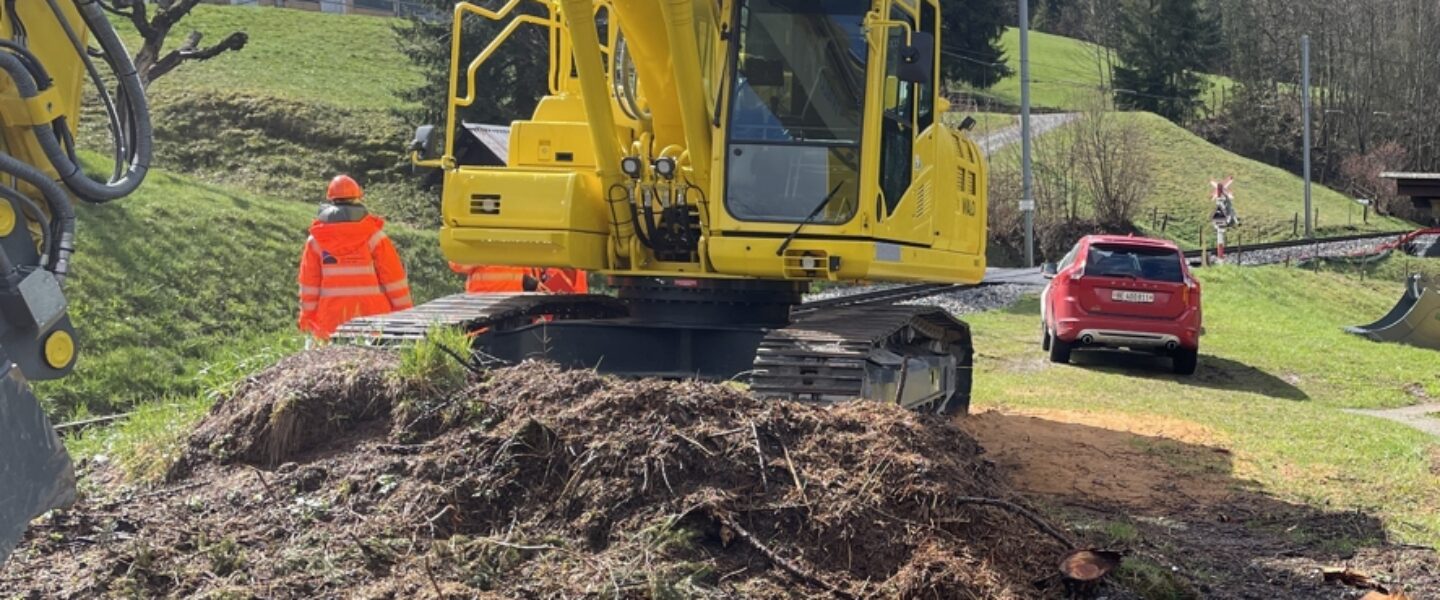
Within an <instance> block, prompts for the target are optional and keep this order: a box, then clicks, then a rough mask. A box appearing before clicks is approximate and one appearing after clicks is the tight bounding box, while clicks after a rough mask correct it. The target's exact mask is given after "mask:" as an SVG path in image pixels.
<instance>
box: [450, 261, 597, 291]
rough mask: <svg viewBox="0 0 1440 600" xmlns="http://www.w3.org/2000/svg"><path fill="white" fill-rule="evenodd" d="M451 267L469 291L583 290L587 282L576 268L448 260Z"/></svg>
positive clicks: (581, 272) (583, 274)
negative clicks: (463, 277) (473, 263)
mask: <svg viewBox="0 0 1440 600" xmlns="http://www.w3.org/2000/svg"><path fill="white" fill-rule="evenodd" d="M450 269H451V270H452V271H455V272H456V273H459V274H461V275H465V276H466V279H465V291H466V292H468V293H471V294H509V293H520V292H547V293H551V294H585V293H589V291H590V284H589V282H588V281H586V279H585V272H584V271H580V270H576V269H546V268H532V267H510V266H505V265H482V266H474V265H462V264H459V263H456V262H451V263H450Z"/></svg>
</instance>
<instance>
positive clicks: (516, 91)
mask: <svg viewBox="0 0 1440 600" xmlns="http://www.w3.org/2000/svg"><path fill="white" fill-rule="evenodd" d="M414 4H416V5H417V6H421V7H424V9H429V10H428V11H427V10H421V11H419V14H418V15H417V16H413V17H411V18H408V19H405V20H403V21H400V22H399V23H397V24H396V25H395V32H396V33H397V34H398V35H397V36H396V37H397V40H398V43H399V45H400V51H401V52H402V53H403V54H404V55H405V56H406V57H407V58H408V59H409V60H410V62H411V64H413V65H415V67H417V69H418V70H419V71H420V72H421V73H422V74H423V75H424V79H423V83H421V84H420V85H419V86H416V87H414V88H412V89H409V90H405V91H403V92H402V93H401V94H400V97H401V99H403V100H405V101H407V102H409V103H411V104H412V106H413V107H412V108H407V109H403V110H401V111H400V116H401V117H402V118H403V119H405V121H406V123H408V124H410V125H422V124H431V125H443V124H444V123H445V116H446V97H447V96H448V95H449V94H450V39H451V31H452V29H451V14H452V11H453V8H454V2H453V1H452V0H415V2H414ZM481 4H484V5H489V4H496V3H495V2H481ZM491 8H495V6H491ZM516 12H517V14H518V13H520V12H524V9H523V8H522V9H520V10H517V11H516ZM427 13H428V14H427ZM504 26H505V22H503V21H490V20H488V19H485V18H483V17H479V16H476V15H470V16H468V17H466V19H465V26H464V28H463V30H462V35H463V36H464V37H463V39H462V40H461V46H460V47H461V59H460V60H461V64H462V69H463V65H468V64H469V62H470V60H471V59H473V58H474V57H475V56H477V55H478V54H479V53H480V51H481V50H484V48H485V47H486V46H487V45H489V44H490V42H491V41H492V40H494V39H495V36H496V35H497V34H498V33H499V32H500V30H501V29H502V28H503V27H504ZM549 72H550V48H549V38H548V36H547V35H546V33H545V31H544V30H542V29H540V28H539V27H536V26H534V25H522V26H521V27H520V29H519V30H517V31H516V32H515V34H514V35H511V36H510V38H509V40H507V41H506V42H505V44H504V45H502V46H501V47H500V49H499V50H498V51H497V52H496V53H495V54H494V55H492V56H491V57H490V59H489V60H487V61H486V63H485V65H484V66H483V67H481V68H480V70H479V71H478V72H477V73H476V74H475V88H476V101H475V103H474V104H472V105H470V106H469V107H466V108H464V109H462V111H463V112H462V113H461V114H460V120H462V121H468V122H472V123H487V124H495V125H509V124H510V122H511V121H514V120H516V119H523V118H527V117H529V116H530V115H531V114H532V113H533V112H534V111H535V105H536V104H537V103H538V102H539V100H540V98H541V97H543V96H544V95H545V93H546V92H547V90H548V87H549V86H548V82H547V78H548V76H549ZM465 85H466V83H465V80H464V75H463V72H462V76H461V80H460V83H459V89H458V90H457V93H458V94H459V95H461V96H464V95H465V94H466V92H467V90H466V87H465Z"/></svg>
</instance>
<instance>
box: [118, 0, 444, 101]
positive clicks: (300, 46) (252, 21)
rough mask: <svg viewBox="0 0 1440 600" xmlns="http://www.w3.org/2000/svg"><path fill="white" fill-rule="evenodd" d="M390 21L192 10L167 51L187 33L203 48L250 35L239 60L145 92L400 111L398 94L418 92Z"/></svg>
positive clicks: (130, 37)
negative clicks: (252, 97) (239, 96)
mask: <svg viewBox="0 0 1440 600" xmlns="http://www.w3.org/2000/svg"><path fill="white" fill-rule="evenodd" d="M112 20H113V22H114V24H115V29H116V31H119V32H121V34H122V38H124V40H125V43H126V45H127V46H128V47H130V48H131V49H132V51H133V50H134V49H136V48H138V47H139V36H138V35H136V34H135V33H134V31H135V28H134V26H132V25H130V23H129V22H128V21H125V20H122V19H119V18H117V17H112ZM393 22H394V21H393V19H387V18H380V17H370V16H359V15H332V14H324V13H318V12H310V11H303V10H277V9H273V8H260V7H253V6H213V5H208V4H202V5H199V6H196V7H195V10H194V12H192V13H191V14H190V15H189V16H187V17H186V18H185V19H184V20H183V21H181V22H180V24H179V25H177V26H176V27H175V29H174V30H172V31H171V33H170V36H171V37H170V40H168V42H169V44H168V46H169V47H173V46H176V45H179V43H180V42H181V41H183V40H184V39H185V36H186V35H188V34H189V32H190V31H192V30H193V31H199V32H201V33H202V34H204V35H205V38H204V40H205V41H206V42H209V43H214V42H218V41H220V40H221V39H222V38H223V37H224V36H226V35H229V34H230V33H231V32H233V31H243V32H246V33H247V34H249V36H250V41H249V42H248V43H247V44H246V46H245V48H244V49H243V50H240V51H239V52H227V53H225V54H222V55H220V56H217V57H215V58H213V59H211V60H208V61H203V62H194V61H191V62H187V63H185V64H184V65H182V66H181V67H180V68H178V69H176V70H175V71H173V72H171V73H170V74H169V75H166V76H164V77H162V78H160V79H158V80H156V81H155V83H154V84H152V85H151V88H150V92H151V94H153V95H156V96H158V97H160V98H161V99H162V100H163V97H164V96H166V95H168V94H171V93H176V92H182V91H183V92H191V93H193V92H197V91H211V92H216V93H221V94H227V95H228V94H236V93H239V94H246V95H258V96H268V97H273V98H280V99H286V100H297V101H304V102H310V103H321V104H328V105H333V106H341V107H344V108H347V109H351V110H364V109H390V108H395V107H397V106H399V105H400V102H399V100H397V99H396V97H395V93H396V92H397V91H400V90H403V89H406V88H411V87H415V86H416V85H419V84H420V75H419V74H418V73H416V72H415V71H414V70H413V69H412V68H411V66H410V63H409V62H408V61H407V60H406V59H405V57H404V55H402V54H401V53H400V52H399V50H398V49H397V48H396V45H395V33H394V32H393V31H391V29H390V27H391V24H392V23H393Z"/></svg>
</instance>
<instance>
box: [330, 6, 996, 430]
mask: <svg viewBox="0 0 1440 600" xmlns="http://www.w3.org/2000/svg"><path fill="white" fill-rule="evenodd" d="M522 6H523V7H524V8H522ZM940 9H941V7H940V4H939V2H938V0H823V1H822V0H719V1H716V0H604V1H596V0H550V1H545V2H539V1H537V2H533V3H530V2H521V1H520V0H516V1H513V2H509V3H507V4H505V5H503V6H501V7H499V8H496V9H491V8H486V7H484V6H480V5H477V4H472V3H468V2H461V3H460V4H458V5H456V8H455V19H456V21H455V25H454V28H455V29H454V31H456V32H457V34H456V35H455V36H454V43H455V46H454V48H453V50H452V59H453V60H452V64H451V70H450V94H449V115H448V122H447V123H446V124H445V126H444V127H441V128H434V129H429V130H424V129H422V131H420V132H417V136H416V139H415V142H414V143H413V144H412V146H411V148H412V150H413V151H414V158H415V160H416V163H417V164H419V165H421V166H426V167H433V168H436V169H439V170H440V172H441V176H442V177H443V181H444V184H443V193H442V204H441V207H442V213H443V225H442V228H441V235H440V243H441V247H442V249H443V250H444V252H445V254H446V256H447V258H449V259H450V260H452V261H455V262H457V263H461V264H493V265H516V266H527V267H568V268H576V269H584V270H588V271H598V272H601V273H604V274H605V275H607V276H608V277H609V283H610V286H611V287H612V288H613V289H615V290H616V294H615V296H614V297H603V298H602V297H595V296H585V297H564V296H552V297H546V298H535V297H517V298H495V297H483V298H478V297H470V298H465V297H455V298H449V299H445V300H443V301H437V302H435V303H432V305H430V306H421V307H417V308H416V309H415V310H413V311H410V312H407V313H400V314H395V315H387V316H384V317H372V318H367V319H360V320H357V321H352V322H351V323H350V324H347V325H346V326H344V327H342V328H341V330H340V332H339V334H338V335H339V336H340V337H342V338H343V337H347V336H348V337H354V338H357V339H366V340H373V339H375V338H376V337H380V338H382V339H384V338H386V337H387V336H388V337H389V338H392V339H405V338H413V337H416V336H418V335H421V334H422V333H423V331H424V330H425V329H426V328H428V327H431V326H433V325H434V324H436V323H450V324H453V325H455V326H458V327H463V328H466V329H468V330H470V331H471V332H474V333H476V334H477V335H475V336H474V337H473V339H474V340H475V343H476V345H477V346H478V350H480V351H482V352H484V353H485V354H486V355H488V356H491V357H496V358H500V359H503V360H507V361H518V360H522V359H524V358H528V357H534V356H544V357H547V358H549V359H551V360H554V361H556V362H560V363H562V364H565V365H571V366H577V367H586V368H599V369H600V370H602V371H606V372H610V373H615V374H620V375H632V376H663V377H694V376H700V377H704V378H709V379H730V378H733V377H736V376H737V375H741V374H746V376H747V377H749V378H750V380H751V384H752V387H751V389H752V390H754V391H756V392H757V393H761V394H763V395H767V396H777V397H790V398H802V399H812V400H820V401H837V400H849V399H854V398H870V399H876V400H882V401H888V402H896V403H899V404H902V405H904V406H910V407H917V408H925V409H927V410H937V411H942V412H952V411H958V410H963V409H964V406H965V405H966V404H967V403H968V398H969V365H970V360H971V351H970V346H969V330H968V328H967V327H966V326H965V325H964V324H963V323H960V322H958V321H956V320H955V319H954V318H953V317H951V316H949V315H948V314H946V313H944V311H940V310H939V309H933V308H927V307H909V306H907V307H887V308H884V310H867V311H860V310H859V309H848V310H834V311H806V310H802V308H801V307H800V304H801V303H802V301H803V295H804V293H805V292H806V291H807V290H808V289H809V286H810V285H811V283H812V282H817V281H856V280H868V281H894V282H924V283H946V284H974V283H977V282H979V281H980V280H981V279H982V278H983V276H984V272H985V234H986V222H985V218H986V193H985V189H986V185H987V181H986V167H985V163H984V160H983V158H982V157H981V156H980V151H979V148H978V146H977V145H976V144H975V143H974V142H973V141H971V140H970V139H969V138H968V137H966V135H965V133H964V132H963V131H960V130H957V129H955V128H952V127H950V126H949V125H947V124H946V123H945V122H944V118H943V117H944V116H945V113H946V112H947V110H948V103H947V102H946V101H945V100H944V99H943V98H942V97H941V96H940V93H939V89H940V86H939V54H938V49H939V39H940V29H939V25H940V22H941V19H940ZM951 10H962V7H961V5H959V4H952V5H951ZM471 19H488V20H491V21H495V22H497V23H500V24H503V26H499V27H497V28H496V29H497V30H498V31H499V32H500V33H499V35H497V36H496V37H495V38H494V39H493V40H492V41H491V42H490V43H489V44H488V45H487V46H486V47H484V48H483V49H480V50H478V52H477V51H475V49H474V48H467V47H462V46H463V44H462V43H461V42H462V37H463V36H461V35H459V32H461V31H464V29H465V23H466V22H467V21H468V20H471ZM527 29H528V30H531V31H532V32H533V31H540V32H543V35H545V36H546V37H547V39H548V40H549V49H550V52H549V63H550V68H549V73H548V79H547V82H548V87H549V93H548V94H547V95H546V96H545V97H544V98H543V99H541V100H540V102H539V105H538V107H537V108H536V109H535V111H534V113H533V114H530V115H517V120H515V121H513V122H511V123H510V124H509V130H508V131H509V138H508V147H507V148H506V149H505V155H506V158H505V164H504V165H503V166H483V165H478V164H465V163H466V161H463V160H462V159H461V157H459V156H457V154H458V152H457V136H460V135H465V134H464V133H462V132H464V131H466V130H467V128H471V127H474V126H475V124H473V123H468V122H467V121H466V118H465V114H466V112H467V110H468V109H469V107H471V106H474V105H475V103H477V102H480V101H481V100H480V98H479V94H477V91H476V90H478V89H481V88H482V87H483V85H484V82H483V79H482V78H481V77H480V76H479V75H478V74H479V73H481V72H482V69H483V68H484V67H485V63H486V61H487V60H489V59H490V58H492V57H493V56H494V55H495V53H496V52H498V51H499V48H500V47H501V46H502V45H503V44H504V43H505V42H506V40H507V39H508V38H510V37H512V36H514V35H516V34H517V32H519V31H522V30H527ZM533 46H534V44H529V45H527V47H533ZM467 52H469V53H467ZM536 76H537V77H538V76H541V75H540V74H538V73H537V74H536ZM437 136H443V138H444V144H443V149H441V146H442V144H439V143H437V141H436V140H437ZM535 315H546V316H547V319H546V320H545V322H544V324H543V325H536V324H535V321H534V317H535ZM549 317H553V318H549Z"/></svg>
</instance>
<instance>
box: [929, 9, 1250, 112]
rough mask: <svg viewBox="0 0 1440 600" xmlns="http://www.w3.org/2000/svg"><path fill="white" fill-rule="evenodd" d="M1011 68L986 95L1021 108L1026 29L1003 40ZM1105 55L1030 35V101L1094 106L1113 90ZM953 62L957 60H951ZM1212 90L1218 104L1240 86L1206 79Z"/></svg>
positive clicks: (1209, 98)
mask: <svg viewBox="0 0 1440 600" xmlns="http://www.w3.org/2000/svg"><path fill="white" fill-rule="evenodd" d="M1000 45H1001V47H1002V48H1003V49H1004V50H1005V61H1006V65H1008V66H1009V67H1010V70H1011V71H1012V72H1013V73H1014V74H1013V75H1011V76H1009V77H1006V78H1005V79H1002V80H1000V81H999V82H998V83H996V84H995V85H994V86H993V87H991V88H990V89H988V90H984V91H983V92H980V93H981V95H986V96H991V97H993V98H994V99H995V100H997V101H1000V102H1003V103H1006V104H1009V105H1012V106H1019V105H1020V30H1019V29H1016V28H1013V27H1012V28H1009V29H1006V30H1005V34H1004V36H1002V37H1001V38H1000ZM1103 52H1104V49H1103V48H1100V47H1098V46H1096V45H1094V44H1091V43H1089V42H1085V41H1081V40H1077V39H1074V38H1068V37H1064V36H1059V35H1052V34H1049V33H1042V32H1039V31H1031V32H1030V102H1031V104H1032V105H1033V106H1035V107H1037V108H1049V109H1057V110H1082V109H1084V108H1086V107H1089V106H1092V105H1093V104H1094V102H1095V98H1096V97H1097V95H1099V93H1100V92H1101V91H1102V90H1105V89H1107V88H1109V81H1110V73H1109V71H1108V69H1107V68H1106V67H1105V66H1104V64H1105V63H1104V57H1103V56H1102V54H1103ZM948 60H957V59H955V58H949V59H948ZM1204 77H1205V80H1206V83H1207V87H1206V90H1205V91H1204V92H1203V93H1202V94H1201V100H1202V101H1203V102H1205V103H1206V104H1207V105H1209V106H1212V107H1213V106H1215V105H1217V104H1218V100H1219V92H1220V90H1221V89H1222V88H1228V87H1231V86H1233V85H1234V82H1233V81H1231V80H1230V79H1229V78H1228V77H1223V76H1219V75H1205V76H1204Z"/></svg>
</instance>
